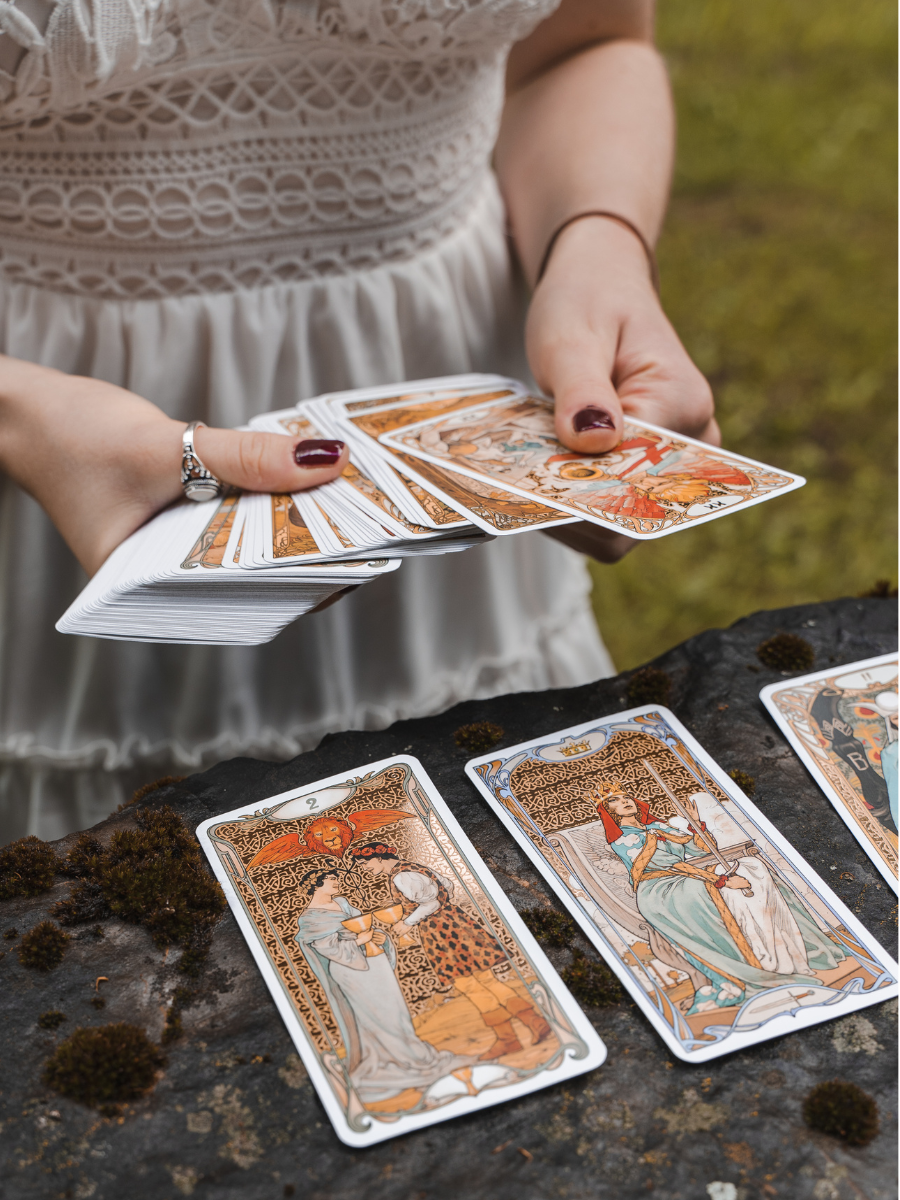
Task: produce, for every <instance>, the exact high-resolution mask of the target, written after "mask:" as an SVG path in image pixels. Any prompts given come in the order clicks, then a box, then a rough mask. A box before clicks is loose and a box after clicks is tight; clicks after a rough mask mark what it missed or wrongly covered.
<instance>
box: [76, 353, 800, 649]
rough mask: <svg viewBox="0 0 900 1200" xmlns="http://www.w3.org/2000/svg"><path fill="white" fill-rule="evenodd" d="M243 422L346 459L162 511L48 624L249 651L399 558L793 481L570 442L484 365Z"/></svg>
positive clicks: (619, 527) (726, 459)
mask: <svg viewBox="0 0 900 1200" xmlns="http://www.w3.org/2000/svg"><path fill="white" fill-rule="evenodd" d="M250 428H253V429H261V430H265V431H268V432H272V433H281V434H283V435H284V436H285V437H291V438H295V439H296V438H339V439H341V440H342V441H345V442H347V443H348V445H349V447H350V464H349V466H348V467H347V468H346V470H345V471H344V473H343V475H342V476H341V477H340V478H338V479H335V480H333V481H332V482H331V483H326V484H323V485H322V486H320V487H317V488H312V489H310V490H309V491H305V492H297V493H295V494H294V495H262V494H251V493H243V494H240V493H237V492H232V493H229V494H227V495H225V496H223V497H221V498H219V499H218V500H210V501H208V502H206V503H203V504H196V503H194V502H191V501H182V502H180V503H179V504H176V505H174V506H172V507H171V508H169V509H166V510H165V511H164V512H162V513H160V514H159V515H158V516H156V517H154V518H153V520H151V521H149V522H147V524H146V525H144V526H142V527H141V528H140V529H139V530H137V532H136V533H134V534H132V536H131V537H130V538H128V539H127V540H126V541H125V542H123V543H122V545H121V546H119V547H118V548H117V549H116V550H115V551H114V552H113V554H111V555H110V557H109V558H108V559H107V561H106V562H105V563H104V564H103V566H102V567H101V568H100V570H99V571H98V572H97V574H96V575H95V576H94V578H93V579H92V580H91V581H90V583H89V584H88V585H87V587H86V588H85V589H84V591H83V592H82V593H81V595H80V596H79V597H78V598H77V599H76V600H75V602H74V603H73V604H72V605H71V606H70V607H69V609H68V610H67V611H66V613H65V614H64V615H63V616H62V618H61V619H60V621H59V623H58V624H57V629H59V630H60V632H62V633H77V634H84V635H88V636H91V637H106V638H120V639H125V640H128V641H147V642H186V643H204V642H207V643H214V644H218V645H257V644H259V643H261V642H266V641H270V640H271V639H272V638H273V637H275V635H276V634H277V633H279V632H280V631H281V630H282V629H283V628H284V627H285V626H286V625H288V624H289V623H290V622H291V621H294V620H295V619H296V618H297V617H300V616H302V615H303V614H304V613H308V612H311V611H312V610H313V609H315V608H317V607H318V606H320V605H321V604H323V603H324V602H325V601H327V600H328V599H329V598H331V597H334V596H335V595H336V594H337V593H340V592H341V591H343V590H345V589H347V588H350V587H355V586H359V585H360V584H363V583H369V582H370V581H372V580H373V579H376V578H378V577H379V576H380V575H382V574H384V573H385V572H387V571H393V570H396V569H397V568H398V567H399V566H400V560H401V559H403V558H405V557H408V556H409V555H413V554H447V553H450V552H452V551H459V550H465V549H467V548H468V547H470V546H473V545H475V544H477V543H479V542H483V541H486V540H489V539H490V538H492V537H505V536H510V535H512V534H518V533H525V532H529V531H533V530H536V529H538V530H540V529H550V528H554V527H556V526H558V525H566V524H573V523H575V522H576V521H587V522H589V523H590V524H594V525H599V526H601V527H603V528H605V529H610V530H613V531H615V532H617V533H624V534H626V535H627V536H628V537H632V538H635V539H637V540H646V539H651V538H658V537H665V536H666V535H668V534H670V533H674V532H676V531H677V530H679V529H686V528H689V527H691V526H692V525H697V524H700V523H702V522H704V521H711V520H714V519H715V518H717V517H720V516H722V515H724V514H725V513H728V512H735V511H737V510H739V509H742V508H747V507H749V506H750V505H752V504H759V503H760V502H761V501H763V500H769V499H771V498H772V497H773V496H777V495H780V494H782V493H783V492H789V491H792V490H793V489H794V488H797V487H801V486H802V485H803V483H804V482H805V481H804V480H803V479H802V478H800V476H798V475H793V474H791V473H790V472H788V471H781V470H776V469H774V468H773V467H768V466H765V465H764V464H762V463H757V462H754V461H752V460H751V459H748V458H743V457H742V456H741V455H738V454H732V453H730V452H728V451H725V450H719V449H716V448H715V447H712V446H708V445H706V444H705V443H703V442H698V441H695V440H694V439H693V438H689V437H685V436H684V435H682V434H674V433H671V432H669V431H668V430H665V429H662V428H660V427H659V426H655V425H647V424H644V423H643V422H637V421H630V420H629V421H626V423H625V429H624V436H623V439H622V441H621V442H620V443H619V445H618V446H617V447H616V448H615V449H614V450H611V451H608V452H607V453H604V454H579V453H576V452H574V451H571V450H568V449H567V448H566V447H565V446H563V445H562V444H561V443H560V442H559V441H557V439H556V436H555V433H554V425H553V403H552V401H550V400H548V399H546V398H545V397H542V396H539V395H535V394H534V393H532V392H529V391H528V390H527V389H526V388H525V386H524V385H523V384H521V383H518V382H517V381H516V380H514V379H507V378H504V377H503V376H499V375H454V376H448V377H446V378H442V379H425V380H420V381H418V382H415V383H404V384H395V385H391V386H387V387H378V388H362V389H358V390H356V391H350V392H338V393H330V394H326V395H323V396H318V397H316V398H315V399H313V400H306V401H303V402H301V403H300V404H298V405H297V406H296V407H295V408H291V409H285V410H282V411H280V412H273V413H267V414H265V415H263V416H260V417H256V418H255V419H254V420H253V421H252V422H251V423H250Z"/></svg>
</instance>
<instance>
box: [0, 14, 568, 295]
mask: <svg viewBox="0 0 900 1200" xmlns="http://www.w3.org/2000/svg"><path fill="white" fill-rule="evenodd" d="M557 3H558V0H30V11H31V15H29V11H28V9H27V8H26V3H25V2H24V0H19V3H18V5H17V4H16V3H7V2H6V0H0V31H2V35H3V37H4V38H6V39H11V40H12V41H13V42H15V43H16V44H17V47H18V49H16V54H17V56H18V62H17V64H16V65H15V69H14V70H13V71H11V72H10V71H3V70H0V271H2V272H3V273H4V275H5V277H6V278H7V279H15V280H20V281H23V282H27V283H29V284H33V285H37V286H41V287H47V288H51V289H53V290H55V291H62V292H69V293H76V294H80V295H85V296H94V297H98V298H112V299H128V298H130V299H153V298H160V297H164V296H171V295H185V294H196V293H205V292H211V291H226V290H233V289H236V288H241V287H254V286H262V285H266V284H272V283H278V282H288V281H292V280H299V279H308V278H315V277H320V276H323V275H330V274H341V273H346V272H348V271H354V270H359V269H365V268H369V267H372V266H376V265H380V264H383V263H389V262H392V261H396V260H401V259H406V258H409V257H410V256H412V255H414V254H416V253H418V252H420V251H421V250H422V249H425V248H427V247H428V246H431V245H434V244H435V243H436V242H437V241H438V240H440V239H441V238H443V237H445V236H447V235H449V234H450V233H452V232H453V230H454V229H456V228H457V227H458V226H459V225H460V223H461V222H462V221H463V220H464V219H465V216H466V213H467V211H468V209H469V206H470V204H471V203H472V202H473V201H474V198H475V196H476V194H477V192H478V190H479V185H480V184H481V183H482V182H483V181H484V178H485V175H486V173H487V171H488V167H489V159H490V154H491V150H492V148H493V144H494V141H495V138H496V133H497V125H498V121H499V114H500V110H501V106H502V99H503V68H504V63H505V57H506V53H507V51H508V49H509V46H510V45H511V44H512V43H513V42H514V41H516V40H518V39H520V38H522V37H524V36H525V35H526V34H527V33H529V32H530V31H531V29H533V28H534V27H535V25H537V23H538V22H539V21H541V20H543V19H544V18H545V17H546V16H548V15H549V13H550V12H551V11H552V10H553V9H554V8H555V7H556V4H557ZM40 5H43V6H44V7H45V9H46V11H47V13H48V14H49V16H48V19H47V20H46V23H45V25H44V27H43V28H41V21H40V20H37V19H33V17H34V13H35V10H36V8H37V7H38V6H40ZM0 40H2V39H0ZM7 46H9V43H8V42H7ZM6 60H7V61H8V55H7V56H6Z"/></svg>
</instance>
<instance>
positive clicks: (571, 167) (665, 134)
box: [496, 39, 675, 283]
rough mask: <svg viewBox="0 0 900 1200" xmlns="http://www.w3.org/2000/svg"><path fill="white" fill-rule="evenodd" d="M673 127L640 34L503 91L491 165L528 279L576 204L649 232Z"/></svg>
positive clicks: (658, 210) (664, 185)
mask: <svg viewBox="0 0 900 1200" xmlns="http://www.w3.org/2000/svg"><path fill="white" fill-rule="evenodd" d="M674 131H675V122H674V116H673V109H672V101H671V96H670V92H669V85H668V79H667V76H666V70H665V67H664V65H663V62H662V60H661V58H660V56H659V55H658V54H657V52H656V51H655V50H654V49H653V47H652V46H651V45H650V44H649V43H648V42H642V41H637V40H624V39H623V40H614V41H609V42H605V43H603V44H601V45H597V46H593V47H590V48H588V49H585V50H583V51H581V52H580V53H578V54H575V55H574V56H573V57H571V58H567V59H564V60H563V61H562V62H561V63H559V64H558V65H556V66H553V67H551V68H550V69H548V70H546V71H544V72H543V73H542V74H539V75H538V76H537V77H536V78H535V79H533V80H532V81H531V82H526V83H525V84H524V85H523V86H521V87H519V88H518V89H517V90H515V91H513V92H512V93H511V94H510V96H509V97H508V99H507V102H506V107H505V110H504V115H503V123H502V127H501V131H500V138H499V140H498V143H497V152H496V166H497V172H498V176H499V179H500V186H501V189H502V191H503V195H504V199H505V201H506V207H507V211H508V214H509V220H510V224H511V227H512V231H513V237H514V239H515V242H516V246H517V249H518V251H519V255H520V257H521V260H522V263H523V265H524V268H525V271H526V274H527V276H528V278H529V280H530V281H531V282H532V283H533V282H534V279H535V276H536V273H537V270H538V267H539V265H540V261H541V258H542V256H543V254H544V250H545V248H546V246H547V243H548V242H549V240H550V237H551V236H552V234H553V232H554V230H556V229H557V228H558V226H559V225H560V224H561V223H562V222H563V221H565V220H566V219H567V218H568V217H570V216H572V215H574V214H575V213H577V212H582V211H585V210H589V209H606V210H610V211H612V212H617V213H619V214H621V215H622V216H623V217H626V218H627V219H628V220H630V221H632V222H633V223H634V224H635V225H636V226H637V227H638V228H639V229H640V230H641V232H642V233H643V235H644V237H645V238H646V239H647V241H648V242H650V243H651V244H652V243H653V242H654V241H655V240H656V238H657V236H658V234H659V229H660V226H661V224H662V220H663V216H664V214H665V208H666V201H667V197H668V190H669V181H670V177H671V171H672V159H673V152H674V140H675V133H674ZM635 241H636V239H635ZM638 252H640V251H638Z"/></svg>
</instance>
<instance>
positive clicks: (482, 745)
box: [453, 721, 506, 754]
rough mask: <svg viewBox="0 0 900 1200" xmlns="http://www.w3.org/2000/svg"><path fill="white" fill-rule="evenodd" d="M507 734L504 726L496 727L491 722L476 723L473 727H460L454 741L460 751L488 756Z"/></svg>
mask: <svg viewBox="0 0 900 1200" xmlns="http://www.w3.org/2000/svg"><path fill="white" fill-rule="evenodd" d="M505 732H506V731H505V730H504V728H503V726H502V725H494V724H493V723H492V722H491V721H474V722H473V723H472V724H471V725H460V727H459V729H457V731H456V733H454V735H453V740H454V741H455V742H456V744H457V746H459V748H460V750H468V751H469V753H470V754H487V752H488V750H490V749H491V747H492V746H496V745H497V743H498V742H499V741H500V739H501V738H502V737H503V735H504V733H505Z"/></svg>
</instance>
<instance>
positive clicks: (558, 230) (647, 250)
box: [535, 209, 659, 296]
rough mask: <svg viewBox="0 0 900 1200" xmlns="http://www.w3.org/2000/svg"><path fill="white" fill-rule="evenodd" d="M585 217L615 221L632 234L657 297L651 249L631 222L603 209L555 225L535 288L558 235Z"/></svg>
mask: <svg viewBox="0 0 900 1200" xmlns="http://www.w3.org/2000/svg"><path fill="white" fill-rule="evenodd" d="M587 217H604V218H605V219H606V220H608V221H616V222H617V223H618V224H619V225H621V226H622V227H623V228H624V229H627V230H628V231H629V233H633V234H634V236H635V237H636V238H637V240H638V241H639V242H640V243H641V246H642V248H643V251H644V254H645V255H646V258H647V266H648V267H649V268H650V282H651V283H652V284H653V290H654V291H655V292H656V294H657V296H658V295H659V267H658V265H657V262H656V255H655V254H654V253H653V247H652V246H651V245H650V243H649V242H648V241H647V239H646V238H645V237H644V235H643V234H642V233H641V231H640V230H639V229H638V227H637V225H635V224H634V222H633V221H629V220H628V218H627V217H623V216H622V215H621V214H620V213H614V212H607V211H606V210H605V209H596V210H594V209H591V210H590V211H588V212H580V213H575V215H574V216H572V217H568V218H567V219H566V220H565V221H563V223H562V224H561V225H557V227H556V229H555V230H554V231H553V234H552V236H551V238H550V241H549V242H548V243H547V249H546V250H545V251H544V257H543V258H542V259H541V265H540V267H539V268H538V273H537V279H536V280H535V286H537V284H539V283H540V282H541V279H542V278H543V276H544V272H545V271H546V270H547V264H548V263H549V262H550V255H551V254H552V253H553V248H554V246H555V245H556V242H557V240H558V238H559V235H560V234H561V233H562V232H563V230H564V229H568V228H569V226H570V225H574V224H575V222H576V221H583V220H585V219H586V218H587Z"/></svg>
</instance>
